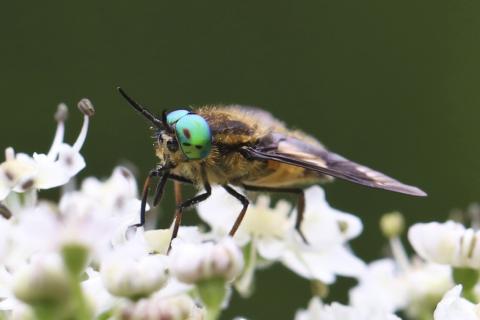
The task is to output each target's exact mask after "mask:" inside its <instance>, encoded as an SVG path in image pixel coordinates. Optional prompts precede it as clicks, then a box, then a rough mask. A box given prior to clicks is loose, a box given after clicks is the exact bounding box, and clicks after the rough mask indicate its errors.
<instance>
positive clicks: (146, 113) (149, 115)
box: [117, 87, 163, 128]
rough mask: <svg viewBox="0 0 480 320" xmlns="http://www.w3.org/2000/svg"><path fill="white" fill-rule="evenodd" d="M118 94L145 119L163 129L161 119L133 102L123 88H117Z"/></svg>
mask: <svg viewBox="0 0 480 320" xmlns="http://www.w3.org/2000/svg"><path fill="white" fill-rule="evenodd" d="M117 90H118V92H120V94H121V95H122V97H124V98H125V100H127V102H128V103H129V104H130V105H131V106H132V107H133V108H134V109H135V110H137V111H138V112H139V113H141V114H142V115H143V116H144V117H145V118H147V119H148V120H150V121H151V122H152V123H153V124H154V125H155V126H156V127H157V128H163V123H162V121H161V120H160V119H158V118H157V117H156V116H155V115H154V114H153V113H152V112H150V110H148V109H147V108H145V107H144V106H142V105H140V104H138V103H137V102H136V101H135V100H133V99H132V98H131V97H130V96H129V95H128V94H127V93H126V92H125V91H124V90H123V89H122V88H120V87H117Z"/></svg>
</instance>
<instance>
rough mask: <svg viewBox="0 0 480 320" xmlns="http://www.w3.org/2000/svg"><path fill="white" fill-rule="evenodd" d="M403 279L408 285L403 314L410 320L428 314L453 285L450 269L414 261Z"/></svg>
mask: <svg viewBox="0 0 480 320" xmlns="http://www.w3.org/2000/svg"><path fill="white" fill-rule="evenodd" d="M405 278H406V283H407V285H408V286H407V297H408V300H407V306H406V308H405V313H406V314H407V315H408V316H409V317H410V318H412V319H418V318H419V317H420V316H421V315H422V314H425V312H427V311H428V312H429V313H430V312H431V310H433V309H434V307H435V305H436V304H437V303H438V301H440V299H441V298H442V296H443V295H444V294H445V292H447V291H448V290H449V289H450V288H452V287H453V285H454V284H453V281H452V276H451V268H449V267H448V266H444V265H439V264H434V263H428V262H423V261H422V262H420V261H414V262H413V263H412V266H411V268H410V269H409V270H408V271H407V273H406V275H405Z"/></svg>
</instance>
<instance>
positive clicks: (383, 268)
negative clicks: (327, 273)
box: [350, 259, 408, 312]
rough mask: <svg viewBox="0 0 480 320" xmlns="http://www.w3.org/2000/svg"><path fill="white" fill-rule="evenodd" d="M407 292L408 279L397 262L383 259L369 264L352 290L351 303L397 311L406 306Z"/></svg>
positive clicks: (386, 310)
mask: <svg viewBox="0 0 480 320" xmlns="http://www.w3.org/2000/svg"><path fill="white" fill-rule="evenodd" d="M407 292H408V284H407V281H406V279H405V278H404V277H403V276H402V274H401V272H400V270H399V269H398V266H397V265H396V263H395V262H394V261H393V260H391V259H383V260H378V261H374V262H372V263H370V264H369V265H368V268H367V270H366V271H365V273H363V274H362V276H361V277H360V279H359V284H358V285H357V286H356V287H354V288H353V289H352V290H350V303H351V304H352V305H353V306H368V307H369V308H371V309H376V310H382V311H385V312H395V311H397V310H400V309H403V308H404V307H405V306H406V304H407V300H408V295H407Z"/></svg>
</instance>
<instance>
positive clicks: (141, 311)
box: [122, 295, 204, 320]
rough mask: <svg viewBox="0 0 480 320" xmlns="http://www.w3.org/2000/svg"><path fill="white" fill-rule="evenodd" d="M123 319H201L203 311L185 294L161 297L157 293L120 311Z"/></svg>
mask: <svg viewBox="0 0 480 320" xmlns="http://www.w3.org/2000/svg"><path fill="white" fill-rule="evenodd" d="M122 319H125V320H137V319H138V320H140V319H141V320H157V319H168V320H202V319H204V312H203V310H202V309H201V308H199V307H198V306H197V305H196V304H195V302H194V301H193V300H192V299H191V298H190V297H189V296H187V295H179V296H174V297H170V298H162V297H160V296H158V295H156V296H153V297H151V298H149V299H142V300H140V301H139V302H138V303H136V304H134V305H130V306H128V307H126V308H125V309H124V310H123V311H122Z"/></svg>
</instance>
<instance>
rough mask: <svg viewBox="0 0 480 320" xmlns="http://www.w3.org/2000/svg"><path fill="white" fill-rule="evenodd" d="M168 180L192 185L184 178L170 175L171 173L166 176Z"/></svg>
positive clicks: (190, 181)
mask: <svg viewBox="0 0 480 320" xmlns="http://www.w3.org/2000/svg"><path fill="white" fill-rule="evenodd" d="M168 178H169V179H172V180H174V181H178V182H183V183H186V184H193V181H192V180H190V179H187V178H184V177H182V176H179V175H176V174H172V173H169V174H168Z"/></svg>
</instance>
